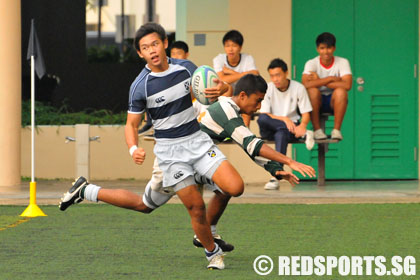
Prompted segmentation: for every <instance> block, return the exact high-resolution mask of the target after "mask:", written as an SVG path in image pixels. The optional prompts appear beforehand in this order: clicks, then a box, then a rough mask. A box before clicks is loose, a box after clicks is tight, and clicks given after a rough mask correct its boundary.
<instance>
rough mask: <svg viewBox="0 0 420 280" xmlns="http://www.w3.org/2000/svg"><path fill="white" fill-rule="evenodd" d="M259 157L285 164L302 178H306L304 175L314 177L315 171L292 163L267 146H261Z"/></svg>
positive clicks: (292, 161) (303, 165)
mask: <svg viewBox="0 0 420 280" xmlns="http://www.w3.org/2000/svg"><path fill="white" fill-rule="evenodd" d="M259 155H260V156H262V157H265V158H268V159H271V160H274V161H278V162H280V163H283V164H286V165H288V166H289V167H290V168H291V169H293V170H295V171H297V172H299V173H300V174H302V176H304V177H306V175H308V176H309V177H315V170H314V169H313V168H312V167H311V166H309V165H306V164H303V163H300V162H297V161H294V160H293V159H291V158H289V157H287V156H285V155H283V154H282V153H279V152H277V151H275V150H273V149H272V148H270V146H268V145H267V144H263V145H262V147H261V150H260V154H259Z"/></svg>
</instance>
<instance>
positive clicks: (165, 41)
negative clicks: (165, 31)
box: [163, 38, 168, 50]
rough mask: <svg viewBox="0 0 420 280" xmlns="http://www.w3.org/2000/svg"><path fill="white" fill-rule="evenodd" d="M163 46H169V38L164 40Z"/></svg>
mask: <svg viewBox="0 0 420 280" xmlns="http://www.w3.org/2000/svg"><path fill="white" fill-rule="evenodd" d="M163 46H164V47H165V50H166V49H167V48H168V38H166V39H165V40H163Z"/></svg>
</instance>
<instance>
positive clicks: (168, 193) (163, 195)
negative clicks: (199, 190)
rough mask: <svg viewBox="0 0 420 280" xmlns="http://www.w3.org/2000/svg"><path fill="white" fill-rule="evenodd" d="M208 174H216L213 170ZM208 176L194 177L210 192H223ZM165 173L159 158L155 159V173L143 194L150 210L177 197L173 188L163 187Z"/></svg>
mask: <svg viewBox="0 0 420 280" xmlns="http://www.w3.org/2000/svg"><path fill="white" fill-rule="evenodd" d="M208 173H209V174H210V173H214V172H213V171H212V170H209V171H208ZM207 176H208V175H198V174H196V175H195V176H194V177H195V179H196V180H198V181H196V182H195V183H200V184H204V187H205V188H206V189H208V190H210V191H213V192H215V191H219V192H222V190H221V189H220V188H219V187H218V186H217V185H216V184H215V183H214V182H213V181H212V180H210V179H208V178H207ZM162 181H163V173H162V170H161V169H160V168H159V165H158V162H157V158H155V161H154V164H153V172H152V178H151V179H150V181H149V182H148V184H147V186H146V189H145V191H144V194H143V202H144V204H146V206H147V207H149V208H150V209H156V208H158V207H160V206H162V205H164V204H165V203H166V202H168V200H169V199H171V197H172V196H174V195H175V191H174V189H173V187H165V188H164V187H163V184H162Z"/></svg>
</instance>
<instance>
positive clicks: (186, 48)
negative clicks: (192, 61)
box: [171, 41, 189, 53]
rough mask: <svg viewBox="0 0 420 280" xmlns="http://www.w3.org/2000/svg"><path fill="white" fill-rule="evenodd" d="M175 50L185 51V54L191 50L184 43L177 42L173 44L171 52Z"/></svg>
mask: <svg viewBox="0 0 420 280" xmlns="http://www.w3.org/2000/svg"><path fill="white" fill-rule="evenodd" d="M173 48H175V49H181V50H184V52H186V53H187V52H188V50H189V48H188V44H187V43H185V42H184V41H175V42H173V43H172V45H171V50H172V49H173Z"/></svg>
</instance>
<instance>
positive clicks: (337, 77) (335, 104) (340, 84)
mask: <svg viewBox="0 0 420 280" xmlns="http://www.w3.org/2000/svg"><path fill="white" fill-rule="evenodd" d="M335 41H336V40H335V36H334V35H333V34H331V33H328V32H325V33H322V34H320V35H319V36H318V37H317V38H316V51H317V52H318V54H319V56H317V57H315V58H313V59H311V60H308V61H307V62H306V64H305V68H304V70H303V75H302V83H303V85H304V86H305V87H306V89H307V90H308V94H309V98H310V99H311V104H312V107H313V110H312V113H311V121H312V125H313V127H314V131H315V132H314V138H315V139H317V140H321V139H326V138H327V135H326V134H325V131H322V129H321V126H320V123H319V116H320V112H326V113H332V114H334V129H333V130H332V131H331V138H332V139H338V140H342V139H343V136H342V134H341V124H342V123H343V119H344V115H345V113H346V109H347V103H348V91H349V90H350V89H351V87H352V81H353V77H352V73H351V69H350V63H349V61H348V60H347V59H345V58H342V57H338V56H334V52H335Z"/></svg>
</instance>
